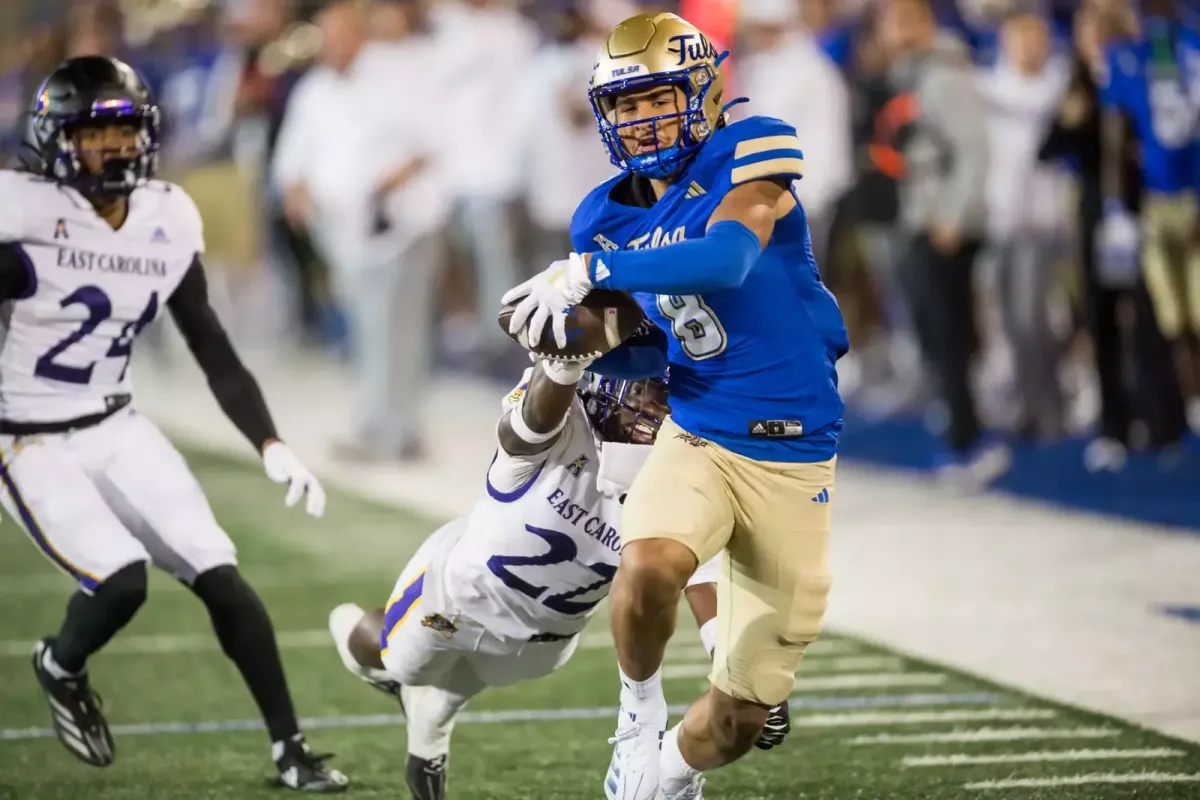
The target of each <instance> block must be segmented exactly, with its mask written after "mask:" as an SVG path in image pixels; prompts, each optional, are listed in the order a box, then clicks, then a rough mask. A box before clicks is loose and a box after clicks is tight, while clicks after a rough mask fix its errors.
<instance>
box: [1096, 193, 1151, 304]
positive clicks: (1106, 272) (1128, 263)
mask: <svg viewBox="0 0 1200 800" xmlns="http://www.w3.org/2000/svg"><path fill="white" fill-rule="evenodd" d="M1141 239H1142V232H1141V228H1140V227H1139V225H1138V221H1137V218H1135V217H1134V216H1133V214H1131V213H1130V212H1129V209H1127V208H1125V207H1124V206H1123V205H1120V204H1119V203H1111V202H1110V203H1106V204H1105V209H1104V217H1103V219H1101V221H1100V225H1099V227H1098V228H1097V230H1096V266H1097V272H1098V273H1099V277H1100V282H1101V283H1102V284H1103V285H1105V286H1108V287H1112V288H1121V287H1126V286H1132V285H1133V284H1135V283H1136V282H1137V276H1138V272H1139V271H1140V269H1141Z"/></svg>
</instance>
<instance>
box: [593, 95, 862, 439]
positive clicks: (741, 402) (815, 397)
mask: <svg viewBox="0 0 1200 800" xmlns="http://www.w3.org/2000/svg"><path fill="white" fill-rule="evenodd" d="M803 168H804V156H803V153H802V151H801V149H800V143H799V140H798V139H797V138H796V132H795V129H794V128H792V127H791V126H790V125H788V124H786V123H784V122H781V121H780V120H777V119H773V118H770V117H750V118H748V119H745V120H742V121H740V122H735V123H733V124H730V125H727V126H725V127H723V128H720V129H718V130H717V131H716V133H714V134H713V136H712V138H711V139H710V140H709V141H708V142H706V143H705V144H704V146H703V147H701V148H700V150H699V153H698V154H697V155H696V156H695V157H694V158H693V159H692V160H691V161H690V162H689V163H688V164H687V165H686V166H684V167H683V169H682V170H681V172H680V173H678V174H677V175H676V176H675V178H674V179H673V181H672V183H671V186H670V187H669V188H668V189H667V191H666V192H665V193H664V194H663V196H662V197H661V198H659V200H658V201H657V202H656V203H654V205H652V206H650V207H644V206H639V205H636V204H634V201H633V200H632V199H630V198H631V196H632V195H631V193H630V192H629V185H630V184H629V182H630V181H632V180H634V178H633V176H631V175H629V174H624V175H620V176H617V177H615V178H612V179H610V180H609V181H607V182H605V183H603V184H601V185H600V186H599V187H597V188H596V189H594V190H593V191H592V192H591V193H590V194H589V195H588V196H587V197H586V198H585V199H584V200H583V202H582V203H580V205H579V208H578V209H577V210H576V212H575V217H574V219H573V221H572V224H571V240H572V244H573V247H574V248H575V250H576V251H578V252H588V251H595V250H597V246H596V244H597V243H598V242H599V243H604V242H610V243H613V244H614V245H615V248H616V249H641V248H647V247H664V246H667V245H670V244H674V243H677V242H680V241H683V240H684V239H699V238H702V237H703V236H704V235H705V230H706V228H707V224H708V220H709V218H710V217H711V216H712V213H713V211H714V210H715V209H716V208H717V206H718V205H720V203H721V201H722V199H723V198H724V197H725V195H726V194H727V193H728V192H729V191H731V190H732V189H733V188H735V187H736V186H739V185H742V184H745V183H750V182H753V181H760V180H784V181H788V182H790V181H794V180H796V179H798V178H800V177H801V176H802V174H803ZM605 249H613V248H605ZM637 299H638V302H639V303H640V304H641V306H642V309H643V311H645V313H646V315H647V316H648V317H650V319H651V320H653V321H654V322H655V324H657V325H658V326H659V327H660V328H662V329H663V330H664V331H665V332H667V334H668V336H667V339H668V343H669V344H668V354H667V355H668V360H669V362H670V368H671V415H672V417H673V418H674V420H675V422H676V423H678V424H679V425H680V427H682V428H683V429H684V430H686V431H688V432H689V433H692V434H695V435H697V436H701V437H704V438H706V439H710V440H712V441H715V442H717V443H718V444H721V445H722V446H724V447H727V448H728V449H730V450H732V451H734V452H736V453H740V454H742V455H746V456H748V457H751V458H755V459H758V460H763V461H790V462H811V461H824V460H827V459H829V458H830V457H832V456H833V455H834V453H835V452H836V449H837V440H838V436H839V434H840V431H841V426H842V412H843V405H842V400H841V398H840V396H839V395H838V391H837V372H836V370H835V366H834V365H835V363H836V361H837V359H838V358H840V357H841V356H842V355H843V354H845V352H846V351H847V349H848V348H849V342H848V339H847V335H846V327H845V324H844V322H843V320H842V314H841V311H840V310H839V309H838V306H837V302H836V301H835V300H834V298H833V295H831V294H830V293H829V291H828V290H827V289H826V288H825V286H824V284H822V283H821V279H820V275H819V273H818V271H817V265H816V261H815V260H814V258H813V254H812V244H811V241H810V239H809V232H808V220H807V218H806V217H805V214H804V209H803V208H802V207H801V206H800V204H799V202H798V201H797V203H796V206H795V208H793V209H792V210H791V211H789V212H788V213H787V214H786V215H784V216H783V217H782V218H780V219H779V220H777V221H776V223H775V230H774V233H773V234H772V236H771V239H770V241H769V242H768V244H767V247H766V248H765V250H764V251H763V253H762V254H761V255H760V256H759V258H758V260H757V261H756V262H755V265H754V267H753V269H752V270H751V271H750V274H749V276H748V277H747V278H746V280H745V282H744V283H743V284H742V286H741V287H739V288H737V289H730V290H723V291H718V292H710V293H707V294H705V295H703V296H699V295H682V296H680V295H637ZM755 421H795V422H799V423H801V427H802V429H803V435H802V436H779V437H770V436H759V435H757V434H752V433H751V425H752V423H753V422H755Z"/></svg>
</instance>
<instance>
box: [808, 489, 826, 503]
mask: <svg viewBox="0 0 1200 800" xmlns="http://www.w3.org/2000/svg"><path fill="white" fill-rule="evenodd" d="M812 501H813V502H814V503H820V504H821V505H825V504H826V503H828V502H829V490H828V489H822V490H821V492H820V494H818V495H817V496H816V497H814V498H813V499H812Z"/></svg>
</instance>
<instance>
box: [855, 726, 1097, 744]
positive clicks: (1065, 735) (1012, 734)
mask: <svg viewBox="0 0 1200 800" xmlns="http://www.w3.org/2000/svg"><path fill="white" fill-rule="evenodd" d="M1120 734H1121V731H1119V730H1117V729H1116V728H1086V727H1076V728H1031V727H1023V726H1019V725H1018V726H1015V727H1010V728H976V729H975V730H970V731H948V732H944V733H880V734H877V735H874V736H855V737H854V738H853V739H847V740H846V744H852V745H863V744H939V743H947V742H1016V741H1022V740H1026V739H1104V738H1107V737H1110V736H1119V735H1120Z"/></svg>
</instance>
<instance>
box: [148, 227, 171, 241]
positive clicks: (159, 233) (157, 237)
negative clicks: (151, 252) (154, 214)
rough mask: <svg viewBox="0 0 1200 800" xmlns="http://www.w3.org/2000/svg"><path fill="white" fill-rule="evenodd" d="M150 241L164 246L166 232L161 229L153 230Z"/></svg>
mask: <svg viewBox="0 0 1200 800" xmlns="http://www.w3.org/2000/svg"><path fill="white" fill-rule="evenodd" d="M150 241H152V242H154V243H155V244H166V243H167V232H166V231H164V230H163V229H162V228H155V229H154V235H153V236H151V237H150Z"/></svg>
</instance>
